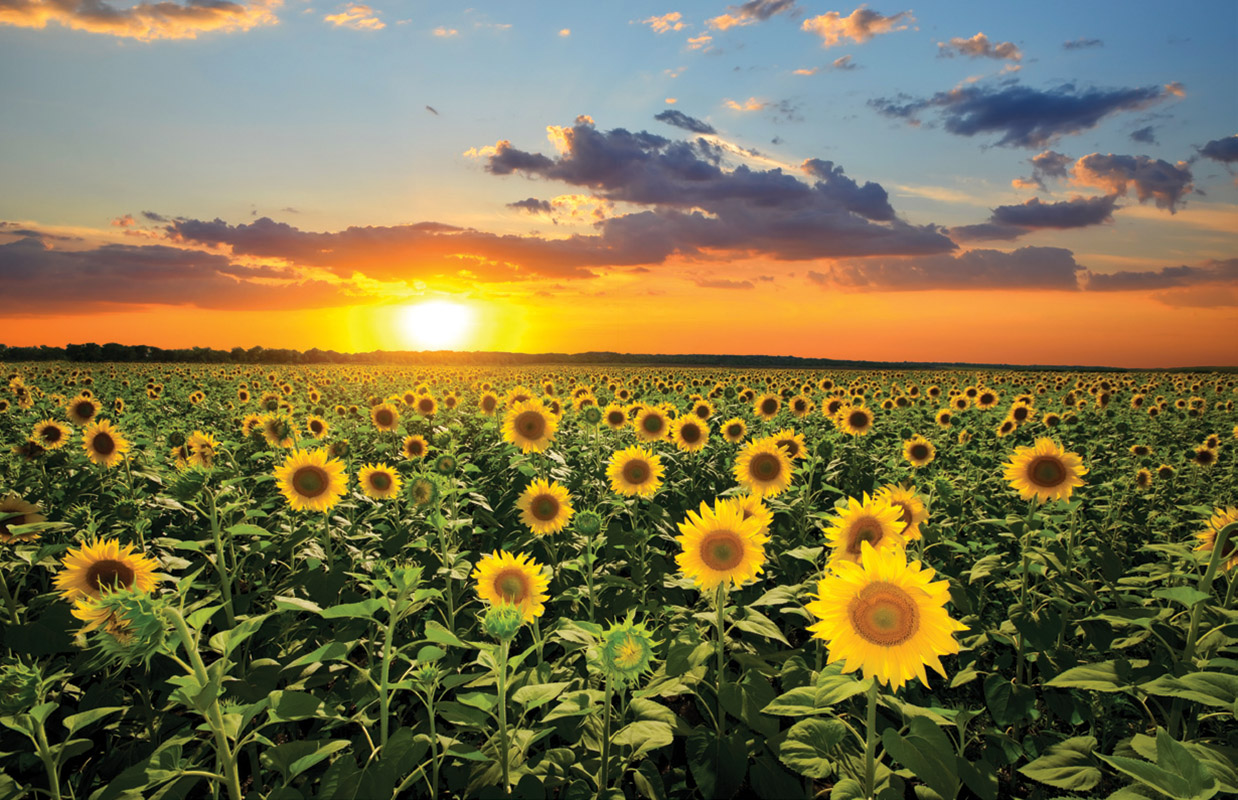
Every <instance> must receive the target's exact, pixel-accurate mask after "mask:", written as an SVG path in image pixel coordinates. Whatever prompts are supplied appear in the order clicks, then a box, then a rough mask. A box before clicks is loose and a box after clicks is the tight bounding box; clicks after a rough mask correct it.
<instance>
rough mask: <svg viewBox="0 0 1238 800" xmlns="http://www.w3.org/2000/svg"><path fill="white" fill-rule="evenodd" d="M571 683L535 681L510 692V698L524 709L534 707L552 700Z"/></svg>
mask: <svg viewBox="0 0 1238 800" xmlns="http://www.w3.org/2000/svg"><path fill="white" fill-rule="evenodd" d="M571 685H572V684H571V683H570V682H567V681H564V682H562V683H535V684H533V685H531V686H521V687H520V688H519V689H517V690H516V691H514V692H512V700H515V701H516V702H517V703H519V704H520V705H522V706H524V707H525V708H526V709H534V708H537V707H538V706H541V705H545V704H546V703H549V702H550V701H551V700H554V699H555V698H556V697H558V696H559V695H561V694H563V690H564V689H566V688H567V687H569V686H571Z"/></svg>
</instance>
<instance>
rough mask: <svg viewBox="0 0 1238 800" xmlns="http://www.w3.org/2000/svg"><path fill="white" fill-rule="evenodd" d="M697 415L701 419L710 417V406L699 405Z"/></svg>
mask: <svg viewBox="0 0 1238 800" xmlns="http://www.w3.org/2000/svg"><path fill="white" fill-rule="evenodd" d="M696 415H697V416H698V417H700V418H701V419H709V406H697V407H696Z"/></svg>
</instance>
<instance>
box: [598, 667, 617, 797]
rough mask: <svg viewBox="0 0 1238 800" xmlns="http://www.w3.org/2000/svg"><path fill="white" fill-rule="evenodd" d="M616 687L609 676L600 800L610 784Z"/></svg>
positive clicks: (599, 791)
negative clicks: (611, 729) (611, 725)
mask: <svg viewBox="0 0 1238 800" xmlns="http://www.w3.org/2000/svg"><path fill="white" fill-rule="evenodd" d="M614 691H615V687H614V684H613V683H612V681H611V678H610V676H609V675H607V676H606V700H605V703H604V704H603V706H602V709H603V710H602V714H603V719H604V720H605V721H604V722H603V723H602V767H601V769H600V770H599V772H598V800H602V796H603V795H605V794H606V787H607V784H609V783H610V720H611V714H612V709H611V706H612V705H613V704H614Z"/></svg>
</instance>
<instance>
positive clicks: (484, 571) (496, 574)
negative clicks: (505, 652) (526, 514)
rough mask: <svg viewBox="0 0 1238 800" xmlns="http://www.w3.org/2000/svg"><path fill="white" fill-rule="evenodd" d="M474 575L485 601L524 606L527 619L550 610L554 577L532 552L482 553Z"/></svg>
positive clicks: (523, 610)
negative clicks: (545, 572)
mask: <svg viewBox="0 0 1238 800" xmlns="http://www.w3.org/2000/svg"><path fill="white" fill-rule="evenodd" d="M472 577H473V579H474V580H475V581H477V595H478V596H479V597H480V598H481V599H482V600H483V601H485V602H487V603H490V604H491V605H499V604H502V603H510V604H511V605H514V606H515V607H516V608H518V609H520V613H521V614H522V615H523V616H524V621H525V622H532V621H533V620H534V619H536V618H538V617H540V616H541V615H542V614H543V613H544V612H545V611H546V600H547V598H548V597H549V595H548V594H546V589H547V587H549V585H550V581H549V580H548V579H546V578H545V577H544V576H543V575H542V565H541V564H539V563H537V562H536V561H534V560H533V558H532V556H527V555H525V554H524V553H519V554H516V555H512V554H511V553H509V552H507V551H506V550H496V551H495V552H494V553H492V554H491V555H488V556H482V557H481V561H479V562H478V564H477V568H476V569H475V570H473V575H472Z"/></svg>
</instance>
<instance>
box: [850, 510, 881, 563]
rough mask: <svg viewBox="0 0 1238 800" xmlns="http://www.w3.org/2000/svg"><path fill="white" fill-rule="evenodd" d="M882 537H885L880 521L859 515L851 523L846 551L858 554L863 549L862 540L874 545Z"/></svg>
mask: <svg viewBox="0 0 1238 800" xmlns="http://www.w3.org/2000/svg"><path fill="white" fill-rule="evenodd" d="M883 538H885V531H883V530H882V529H881V523H880V522H879V521H878V520H876V519H874V518H872V517H861V518H860V519H858V520H856V521H855V522H854V523H852V525H851V537H850V540H849V541H848V542H847V552H848V553H851V554H852V555H857V556H858V555H859V554H860V552H861V551H862V550H863V544H864V542H868V543H869V544H871V545H876V544H877V543H878V542H880V541H881V540H882V539H883Z"/></svg>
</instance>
